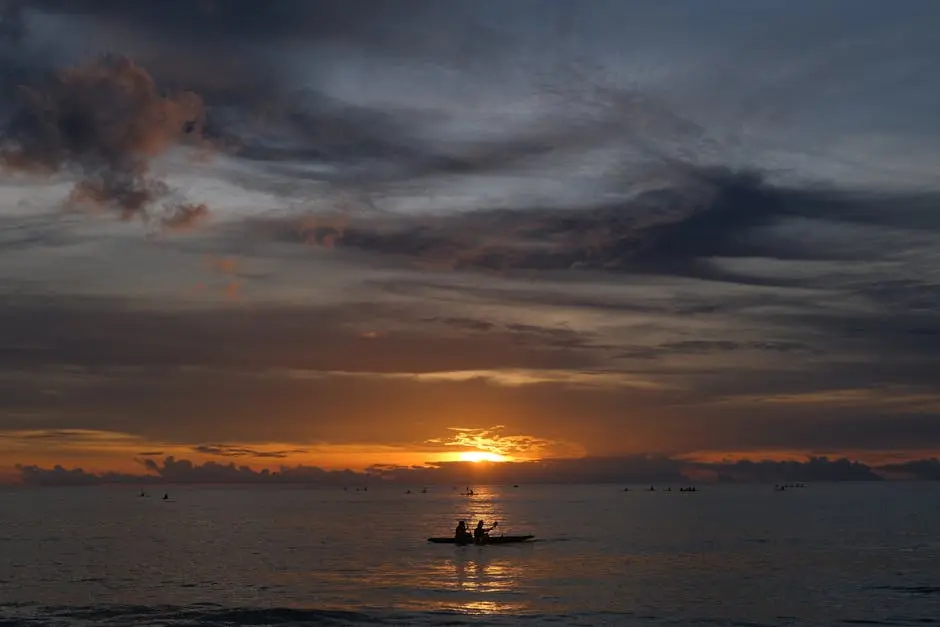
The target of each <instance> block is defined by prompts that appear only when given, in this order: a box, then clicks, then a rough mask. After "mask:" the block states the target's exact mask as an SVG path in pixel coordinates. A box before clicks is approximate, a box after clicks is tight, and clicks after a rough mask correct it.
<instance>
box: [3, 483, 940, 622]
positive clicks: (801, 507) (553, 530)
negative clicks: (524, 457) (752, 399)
mask: <svg viewBox="0 0 940 627" xmlns="http://www.w3.org/2000/svg"><path fill="white" fill-rule="evenodd" d="M148 490H149V491H150V492H151V493H152V494H154V497H156V496H160V495H162V493H163V491H164V488H148ZM165 490H167V491H169V493H170V496H171V499H172V500H171V501H170V502H163V501H161V500H160V499H158V498H138V497H137V496H136V491H135V489H134V488H133V487H121V488H118V487H106V488H65V489H53V488H48V489H19V490H8V491H4V492H0V625H3V626H5V627H8V626H12V625H63V626H70V625H92V624H93V625H269V624H270V625H292V624H297V625H308V624H309V625H359V624H362V625H385V624H395V625H517V624H519V625H522V624H524V625H540V624H555V625H608V624H609V625H643V624H669V625H686V624H716V625H724V624H729V625H732V624H733V625H744V624H747V625H753V624H762V625H833V624H840V623H856V624H857V623H862V624H890V625H907V624H918V625H923V624H925V623H930V622H934V621H940V485H938V484H926V483H924V484H900V483H891V484H852V485H811V486H809V487H808V488H806V489H797V490H791V491H787V492H783V493H776V492H774V491H773V489H772V487H769V486H746V487H744V486H721V487H709V486H706V487H704V488H703V489H702V491H700V492H697V493H681V492H677V491H673V492H671V493H667V492H662V491H658V492H655V493H647V492H642V491H640V489H639V488H634V491H631V492H623V491H622V490H621V487H620V486H521V487H519V488H512V487H490V488H483V487H476V495H475V496H473V497H466V496H461V495H460V494H459V493H458V492H459V491H456V490H451V488H450V487H449V486H448V487H445V488H431V489H430V491H429V492H428V493H427V494H422V493H420V492H416V493H414V494H410V495H406V494H404V493H403V489H400V488H391V487H388V488H371V489H370V490H369V491H368V492H356V491H354V490H352V489H350V490H349V491H348V492H347V491H343V490H342V489H321V488H316V489H312V488H311V489H308V488H292V489H287V488H270V487H264V488H259V487H253V488H231V487H226V488H181V487H177V486H171V487H167V488H165ZM459 518H466V519H468V520H471V521H474V520H477V519H478V518H485V519H487V520H498V521H499V522H500V526H499V529H500V530H504V531H505V532H506V533H534V534H536V536H537V537H538V541H537V542H534V543H532V544H527V545H507V546H487V547H475V546H469V547H455V546H450V545H434V544H429V543H428V542H427V541H426V540H427V538H428V537H429V536H432V535H450V534H452V533H453V527H454V525H455V522H456V520H457V519H459Z"/></svg>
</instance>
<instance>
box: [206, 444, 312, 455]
mask: <svg viewBox="0 0 940 627" xmlns="http://www.w3.org/2000/svg"><path fill="white" fill-rule="evenodd" d="M193 450H194V451H195V452H197V453H203V454H204V455H218V456H220V457H256V458H259V459H260V458H272V459H283V458H285V457H288V456H289V455H292V454H296V453H306V452H307V451H306V449H302V448H297V449H286V450H280V451H259V450H257V449H253V448H248V447H243V446H229V445H226V444H201V445H199V446H194V447H193Z"/></svg>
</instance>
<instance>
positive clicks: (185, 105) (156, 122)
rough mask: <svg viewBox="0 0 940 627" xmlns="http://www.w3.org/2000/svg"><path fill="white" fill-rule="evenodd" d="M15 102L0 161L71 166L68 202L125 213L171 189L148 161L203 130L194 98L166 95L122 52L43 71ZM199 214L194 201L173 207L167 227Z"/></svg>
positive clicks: (47, 168)
mask: <svg viewBox="0 0 940 627" xmlns="http://www.w3.org/2000/svg"><path fill="white" fill-rule="evenodd" d="M18 100H19V106H18V108H17V110H16V111H15V112H14V113H13V115H12V117H11V118H10V120H9V122H8V123H7V125H6V128H5V129H4V130H3V133H2V137H0V163H2V165H3V166H5V167H6V168H11V169H24V170H29V171H35V172H41V173H58V172H60V171H63V170H68V169H71V168H75V169H77V170H78V173H79V177H80V181H79V182H78V183H77V184H76V186H75V188H74V189H73V190H72V194H71V196H70V198H69V200H70V202H72V203H74V204H78V205H81V204H85V203H91V204H92V205H95V206H102V205H103V206H112V207H114V208H116V209H117V210H118V211H120V212H121V214H122V215H123V216H124V217H134V216H138V215H144V213H145V211H146V209H147V208H148V207H149V206H150V205H151V204H152V203H154V202H155V201H157V200H159V199H161V198H163V197H165V196H166V195H167V194H168V192H169V190H168V188H167V187H166V185H165V184H164V183H163V182H162V181H160V180H159V179H157V178H155V177H153V176H151V174H150V168H149V161H150V160H151V159H152V158H154V157H156V156H158V155H160V154H161V153H163V152H164V151H166V150H167V149H168V148H169V147H170V146H171V145H172V144H173V143H175V142H177V141H178V140H180V139H182V138H183V137H185V136H192V137H196V138H198V137H200V135H201V133H202V121H203V117H204V111H203V103H202V99H201V98H200V97H199V96H197V95H196V94H194V93H192V92H182V93H179V94H177V95H174V96H169V97H167V96H164V95H163V94H162V93H161V92H160V91H159V90H158V88H157V86H156V84H155V83H154V81H153V79H152V78H151V77H150V75H149V74H148V73H147V72H146V70H144V69H143V68H141V67H139V66H137V65H136V64H135V63H134V62H133V61H131V60H130V59H127V58H124V57H102V58H99V59H97V60H95V61H92V62H90V63H88V64H86V65H82V66H77V67H73V68H68V69H63V70H61V71H59V72H56V73H54V74H50V75H47V76H46V77H44V78H43V79H40V80H37V81H36V82H33V83H31V84H28V85H23V86H21V87H20V89H19V99H18ZM204 210H205V207H204V206H203V207H202V211H203V212H204ZM197 213H200V212H199V211H198V210H197V208H195V206H190V205H185V206H180V207H177V208H176V210H175V211H174V213H173V215H171V216H170V217H168V218H166V220H167V226H169V227H176V226H178V225H181V224H182V223H184V222H187V221H191V218H192V216H194V215H195V214H197Z"/></svg>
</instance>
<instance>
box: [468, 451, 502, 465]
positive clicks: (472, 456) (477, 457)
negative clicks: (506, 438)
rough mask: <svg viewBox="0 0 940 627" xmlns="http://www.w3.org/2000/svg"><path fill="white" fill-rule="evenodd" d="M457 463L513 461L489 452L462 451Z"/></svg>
mask: <svg viewBox="0 0 940 627" xmlns="http://www.w3.org/2000/svg"><path fill="white" fill-rule="evenodd" d="M457 461H461V462H474V463H480V462H509V461H512V460H511V459H510V458H508V457H506V456H505V455H500V454H498V453H490V452H488V451H462V452H460V453H457Z"/></svg>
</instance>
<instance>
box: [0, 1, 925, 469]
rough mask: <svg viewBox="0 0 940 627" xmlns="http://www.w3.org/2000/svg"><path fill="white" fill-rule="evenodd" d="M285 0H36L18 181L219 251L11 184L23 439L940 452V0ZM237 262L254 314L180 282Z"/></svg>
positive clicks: (12, 106)
mask: <svg viewBox="0 0 940 627" xmlns="http://www.w3.org/2000/svg"><path fill="white" fill-rule="evenodd" d="M262 4H263V6H262V5H258V4H257V3H251V9H250V10H248V9H247V6H248V5H247V3H246V2H242V1H241V0H233V1H230V2H223V1H218V2H205V3H197V4H196V5H194V4H193V3H190V2H181V1H180V2H176V1H169V2H166V1H164V2H159V3H157V2H156V1H149V0H148V1H142V2H134V3H122V2H111V1H110V0H107V1H105V0H103V1H101V2H98V1H92V0H89V1H87V2H85V1H83V2H73V3H60V2H52V1H45V0H35V1H32V2H29V1H23V2H7V3H5V4H4V5H3V12H2V15H3V24H2V28H0V61H2V62H3V64H4V66H5V68H7V71H6V72H5V73H4V74H3V76H2V78H0V87H2V88H3V89H2V94H0V115H2V116H3V125H2V128H3V136H2V146H0V157H2V161H3V163H4V165H5V172H6V173H7V174H8V175H9V177H10V180H11V181H12V183H11V184H10V187H11V188H14V187H16V186H17V185H27V183H24V182H23V181H24V179H22V178H17V177H22V176H23V175H24V172H26V173H28V174H29V175H30V176H35V175H36V174H37V173H38V172H40V171H42V172H45V173H46V174H49V175H50V177H47V178H45V179H42V180H43V181H48V182H52V183H61V181H63V180H65V181H67V182H68V185H69V186H70V187H71V189H72V193H71V198H72V200H73V201H85V202H90V203H92V204H95V205H104V206H107V207H111V208H113V209H116V210H117V212H118V213H119V214H121V215H124V216H125V217H126V216H127V215H133V216H147V217H148V218H153V219H155V220H156V223H157V224H158V226H159V227H160V228H161V229H163V230H166V231H172V232H174V233H182V232H187V233H190V235H191V238H189V239H185V240H184V241H183V242H182V243H178V242H164V241H149V240H148V241H147V242H143V241H138V240H133V241H132V242H131V243H130V244H128V245H127V246H125V247H124V248H120V247H117V246H116V245H115V246H114V247H113V248H112V245H113V241H112V240H113V239H117V236H115V235H114V233H113V232H112V231H110V230H109V229H108V228H105V227H101V226H99V225H97V224H95V225H94V226H87V223H82V224H85V226H84V227H79V226H76V224H75V223H73V222H70V221H69V220H67V219H66V218H64V217H62V216H59V215H55V216H52V217H50V216H48V215H46V214H45V213H42V212H41V211H38V210H37V211H36V212H34V213H26V212H25V211H24V210H23V208H22V207H13V206H11V205H12V204H13V203H12V201H10V203H6V201H3V202H4V203H6V204H3V205H2V207H0V209H2V212H3V213H0V238H2V239H0V242H2V246H0V266H2V268H0V272H2V277H3V278H2V279H0V293H2V294H3V295H4V296H5V297H6V298H5V301H6V302H8V304H9V306H7V307H5V308H4V309H3V310H2V311H0V361H2V363H3V365H4V375H3V377H0V392H2V398H3V399H4V400H3V401H2V402H0V428H9V429H15V428H23V419H22V418H21V416H22V415H24V412H25V413H26V414H29V415H31V416H35V415H37V414H38V415H39V416H40V418H38V423H35V424H37V427H36V428H49V429H55V428H76V427H86V428H101V429H114V430H123V431H127V432H133V433H135V434H142V435H148V436H159V437H161V438H165V439H167V440H169V441H182V442H218V441H245V442H250V443H253V442H258V441H264V440H265V438H283V437H284V436H287V435H289V434H291V433H295V434H296V433H298V431H297V423H298V422H301V421H300V419H299V414H300V410H298V409H295V408H296V407H305V408H308V407H310V406H313V407H315V410H314V411H310V410H309V409H305V410H304V411H305V412H306V414H308V415H309V414H313V416H312V417H309V416H308V418H307V419H306V420H304V421H302V422H303V425H304V426H303V428H302V429H301V432H300V436H302V437H303V438H304V439H305V440H309V439H320V438H329V437H332V438H336V439H338V440H341V441H346V440H348V439H349V438H350V437H351V434H352V433H353V432H355V431H356V430H357V429H359V430H362V429H364V428H365V427H366V426H367V425H370V424H372V425H374V424H377V422H378V419H377V416H380V415H381V412H379V411H378V410H377V409H375V408H376V407H378V406H380V405H381V406H386V407H397V408H398V410H397V414H396V419H395V420H396V427H395V429H394V432H395V434H396V435H394V436H393V435H389V434H376V438H377V439H381V438H389V437H398V436H401V437H405V438H407V437H414V438H417V439H422V438H427V437H433V434H429V433H425V432H424V431H423V430H422V429H424V428H425V427H421V426H420V425H419V424H418V423H417V422H415V423H411V422H409V420H408V419H407V418H406V416H409V415H412V416H413V415H417V416H420V417H422V420H424V421H425V423H424V424H426V423H427V421H428V420H431V419H432V417H433V416H435V415H440V413H441V412H443V411H444V410H445V409H446V408H447V407H448V403H452V402H453V400H452V399H453V398H459V399H461V400H462V401H463V400H464V399H468V398H469V399H470V402H471V403H476V405H474V407H475V409H476V410H477V411H479V412H481V413H484V414H486V413H491V412H499V411H504V412H505V413H506V414H512V413H513V412H512V411H510V410H509V409H504V408H506V407H510V408H514V409H515V410H516V411H515V415H516V416H517V418H516V420H517V421H519V422H520V423H524V424H525V426H526V427H534V428H545V429H558V430H562V431H564V430H566V429H567V430H568V431H571V430H572V429H571V428H570V426H569V425H570V423H571V422H572V417H573V416H582V415H585V413H586V414H587V415H588V416H590V419H589V420H585V421H584V422H585V424H584V425H583V428H582V429H581V431H582V432H583V433H584V437H586V438H589V439H591V442H592V444H593V445H594V446H598V447H603V446H614V444H611V442H629V441H639V442H643V443H644V444H645V445H646V446H648V447H649V449H650V450H668V451H672V450H677V449H681V448H683V447H685V448H722V447H730V448H735V447H743V448H754V447H767V448H780V447H791V448H800V447H805V448H814V447H823V448H858V449H874V448H877V447H878V446H882V447H888V448H902V449H911V448H915V447H922V448H923V447H927V448H929V447H938V446H940V432H938V429H937V427H936V425H937V424H938V421H937V416H938V413H937V412H938V408H940V404H938V403H937V401H936V397H937V396H938V395H940V389H937V383H936V380H935V377H934V376H933V375H932V373H933V372H935V371H936V369H937V366H938V365H940V364H938V363H937V357H936V355H937V354H938V349H940V326H938V323H937V320H938V317H937V315H936V314H937V312H938V310H940V279H938V277H937V274H936V270H935V268H936V265H937V261H938V253H937V251H938V250H940V234H938V226H940V224H938V217H937V213H936V207H937V205H938V201H940V197H938V194H940V192H938V191H937V189H938V187H940V185H938V182H937V178H936V171H937V170H936V167H937V166H938V165H940V156H938V153H937V151H936V149H935V147H933V146H934V144H935V143H936V142H933V143H932V139H933V138H935V137H936V135H937V133H938V132H940V130H938V129H937V127H936V116H935V111H936V106H935V105H936V104H938V103H940V90H938V89H936V88H934V87H932V85H934V83H935V81H930V80H924V78H925V77H927V78H932V77H934V76H936V70H937V69H938V68H937V62H936V59H938V58H940V50H935V48H936V45H935V44H934V43H933V42H934V41H935V39H936V38H935V37H933V31H932V29H929V28H927V26H928V25H930V24H932V23H935V20H933V21H931V20H930V19H929V18H930V17H931V16H934V17H936V5H935V4H934V3H929V2H911V3H906V5H905V6H904V7H902V8H889V7H888V6H887V5H884V6H876V5H874V4H866V5H864V6H860V5H858V4H855V3H853V4H848V3H846V2H832V3H827V4H825V6H822V7H821V8H814V9H812V11H810V9H808V8H804V7H791V8H787V9H786V10H783V9H780V8H777V7H776V6H761V7H750V5H749V7H748V8H747V10H738V11H736V12H730V11H718V10H714V9H711V8H708V9H705V8H702V7H704V5H698V4H696V3H692V2H688V3H678V4H676V5H675V7H674V8H671V9H669V10H665V9H662V8H661V7H660V6H659V5H657V4H656V3H652V2H639V3H630V5H631V6H627V3H622V4H621V3H613V2H612V3H598V4H597V5H593V6H592V7H591V8H582V9H581V10H580V11H579V12H578V13H579V14H578V15H577V16H574V15H570V14H567V13H566V11H567V10H568V9H566V8H565V7H564V6H562V4H560V3H559V4H553V3H542V4H538V5H536V4H532V3H526V2H523V3H519V4H518V5H514V6H513V7H511V8H503V7H504V4H502V3H495V2H483V3H476V4H471V3H457V4H455V5H453V7H451V8H448V9H446V10H445V9H442V8H440V6H439V5H438V4H437V3H433V2H413V3H408V5H407V6H404V5H401V4H399V3H391V2H365V1H363V2H359V1H355V2H349V3H335V2H325V1H323V2H321V1H317V0H310V1H308V0H296V1H294V0H285V1H283V2H277V3H267V4H264V3H262ZM727 6H730V5H727ZM535 10H538V11H540V12H541V11H544V12H546V13H544V14H545V15H554V16H560V17H565V18H566V19H568V22H566V21H565V20H559V21H557V23H558V24H562V23H569V22H570V23H571V24H572V26H571V27H570V28H568V29H564V28H558V29H553V28H554V27H553V28H549V27H548V26H546V24H548V23H549V22H550V21H551V20H535V19H532V15H534V13H533V11H535ZM575 17H577V19H574V18H575ZM569 18H570V19H569ZM553 23H554V22H553ZM808 23H812V24H813V28H812V29H807V28H806V25H807V24H808ZM664 42H665V43H664ZM104 50H113V51H116V52H117V53H118V54H117V55H116V56H113V57H103V58H102V57H99V56H98V53H100V52H102V51H104ZM934 53H936V54H934ZM595 64H596V65H597V66H598V68H599V69H596V70H595V69H591V70H588V69H586V68H589V67H592V65H595ZM892 68H893V69H892ZM898 68H906V69H905V70H904V71H903V72H901V71H900V70H899V69H898ZM15 86H19V87H18V88H14V87H15ZM16 94H19V96H16ZM888 95H890V97H888ZM689 103H692V104H689ZM925 112H926V113H925ZM729 119H732V120H733V121H732V122H728V120H729ZM178 145H184V146H188V147H189V148H191V149H194V150H197V151H209V152H212V153H213V154H215V155H216V156H217V157H219V159H220V160H221V162H222V164H223V165H218V164H217V165H214V166H213V165H206V166H205V167H202V166H200V165H199V164H198V163H193V162H186V164H185V165H184V166H178V167H181V168H183V169H184V170H186V174H187V175H188V176H191V177H192V178H194V179H197V181H196V182H193V180H191V179H190V180H189V185H188V186H187V185H184V184H182V183H179V181H180V180H181V179H180V177H177V178H174V177H173V176H172V175H169V174H166V173H165V171H164V170H163V169H162V168H163V165H162V164H163V160H166V161H167V162H172V159H173V158H175V157H174V155H175V154H176V153H175V151H176V147H177V146H178ZM937 145H940V144H937ZM925 146H926V147H925ZM166 167H167V168H169V167H170V166H166ZM34 183H35V180H34V179H30V180H29V182H28V184H29V185H33V184H34ZM221 183H225V184H227V185H230V186H231V187H232V189H234V190H235V191H232V192H228V193H227V196H226V195H225V194H223V196H226V197H225V198H218V199H217V200H214V201H208V200H207V199H206V197H205V196H204V194H206V193H207V192H206V190H211V188H212V185H214V184H221ZM200 185H201V186H200ZM72 186H74V187H72ZM193 190H197V191H193ZM3 191H4V192H7V191H10V190H8V189H4V190H3ZM20 191H22V190H20ZM40 191H42V192H43V193H46V190H45V188H42V187H40V186H38V185H36V186H35V187H30V188H28V190H27V192H24V193H22V195H23V196H24V197H25V198H27V199H28V200H29V202H27V203H26V205H28V206H31V205H30V203H36V202H38V201H36V200H33V199H34V198H38V197H39V195H40V194H39V192H40ZM249 192H251V193H258V194H260V195H261V196H260V197H261V198H264V199H265V201H264V202H268V203H270V204H271V206H270V207H269V206H265V205H264V204H263V203H261V206H254V205H253V204H252V203H254V202H255V200H254V199H255V198H256V197H255V196H252V197H251V200H250V201H245V202H246V203H248V204H252V206H250V207H249V208H248V209H244V208H243V207H242V208H240V211H239V212H231V213H226V212H225V210H224V208H223V209H219V208H218V207H217V206H215V205H213V202H222V203H223V204H224V202H232V203H234V202H236V201H237V200H239V199H238V198H236V199H234V200H233V199H232V198H229V197H235V196H240V195H242V194H248V193H249ZM10 193H11V194H12V193H13V191H10ZM68 198H69V194H68V193H67V192H66V193H65V194H64V195H63V198H62V199H61V200H67V199H68ZM349 199H352V200H349ZM24 202H25V201H24ZM343 203H347V204H350V205H352V209H349V208H348V207H347V208H342V207H340V205H341V204H343ZM419 209H421V210H420V211H419ZM82 228H84V229H85V230H82ZM193 229H195V232H193ZM122 237H126V233H124V234H122ZM321 247H332V250H331V251H330V252H329V253H328V254H329V257H324V256H318V255H316V253H320V252H323V251H322V250H320V248H321ZM128 248H132V249H133V250H132V251H129V250H128ZM115 251H117V252H115ZM204 254H211V255H220V254H221V255H232V256H239V258H240V259H244V260H247V261H246V262H245V263H246V264H252V263H253V264H254V266H256V267H258V268H262V270H260V271H257V272H255V273H251V272H249V271H245V272H241V271H235V270H231V269H223V270H221V271H219V272H218V274H219V275H224V277H225V278H226V280H229V281H231V283H229V287H232V289H231V292H232V293H233V294H235V295H239V294H241V293H242V292H244V294H246V295H247V296H245V297H244V300H243V301H239V302H238V303H237V304H233V303H228V306H226V307H218V308H216V309H213V310H202V311H193V310H187V309H185V308H183V307H178V306H176V305H178V304H179V303H180V301H185V302H187V303H189V304H191V301H190V300H188V298H187V297H184V296H183V295H182V292H184V291H185V290H186V289H187V288H186V286H181V287H180V288H179V290H178V292H174V294H175V295H174V296H172V297H166V298H163V296H162V294H163V292H161V294H160V295H157V294H156V291H151V290H153V288H152V285H153V284H154V283H157V282H158V281H157V280H156V278H159V277H164V278H165V277H170V279H171V281H176V282H178V283H182V282H185V281H188V280H189V278H190V277H189V276H185V277H183V275H185V274H187V272H188V270H186V269H185V268H188V267H189V266H186V265H185V262H188V261H192V259H193V258H200V257H201V256H202V255H204ZM145 255H152V256H151V257H145ZM144 259H146V260H145V261H144ZM132 260H133V261H132ZM138 264H139V266H138ZM181 268H183V270H181ZM83 269H84V270H83ZM285 276H286V277H290V278H289V279H283V283H282V284H280V285H279V287H278V289H275V288H273V287H271V286H272V285H273V284H275V283H277V282H278V280H279V277H285ZM114 277H117V278H114ZM181 277H182V278H181ZM236 279H237V285H235V282H236ZM171 281H168V282H171ZM235 287H237V288H238V289H234V288H235ZM242 288H243V289H242ZM37 292H40V293H42V292H46V293H45V294H44V298H36V293H37ZM99 292H105V293H110V294H119V295H121V296H122V298H121V299H112V300H107V299H100V300H82V299H81V298H79V297H78V296H77V295H80V294H87V293H99ZM258 294H263V295H264V296H258ZM132 295H135V296H132ZM253 299H257V300H253ZM324 301H327V302H329V305H322V304H321V303H322V302H324ZM285 302H290V305H285V304H284V303H285ZM298 302H304V303H306V302H316V303H317V304H316V305H313V304H310V305H306V304H305V305H304V306H298V305H297V303H298ZM521 370H524V371H539V373H540V375H539V376H542V377H544V380H542V381H540V382H538V383H537V384H532V385H528V386H516V387H512V386H508V385H502V384H501V385H493V381H494V379H493V376H494V375H492V374H488V375H487V374H483V375H465V376H466V377H470V378H471V380H467V379H466V378H465V379H462V380H456V379H437V380H435V381H431V382H428V381H427V380H425V381H421V382H418V381H417V380H414V379H408V380H405V379H394V378H393V376H392V375H396V374H400V375H415V374H422V373H423V374H427V373H438V374H439V373H442V372H448V373H450V372H454V371H460V372H465V373H466V372H471V373H472V372H476V371H521ZM63 371H67V372H68V373H69V374H68V376H65V375H63ZM294 371H303V372H300V373H298V372H294ZM546 373H549V374H553V375H554V376H555V377H556V378H555V379H551V378H550V377H548V376H547V375H546ZM517 375H518V373H517ZM582 375H588V376H589V377H593V378H591V379H590V380H591V383H585V380H584V379H583V376H582ZM528 376H530V377H531V376H532V375H531V372H529V374H528ZM487 377H490V378H489V379H487ZM579 377H582V378H579ZM605 377H606V378H605ZM617 377H619V379H617ZM561 379H563V380H561ZM598 381H603V382H604V383H603V385H601V384H599V383H597V382H598ZM866 393H870V395H868V396H866ZM853 394H854V396H852V395H853ZM813 395H816V396H815V397H814V396H813ZM377 398H380V399H384V400H383V401H382V402H376V401H375V399H377ZM449 399H450V400H449ZM846 399H849V400H846ZM370 401H371V402H372V405H371V406H370V405H369V402H370ZM272 406H274V407H277V408H279V409H280V412H279V413H278V415H276V416H274V417H273V418H270V419H267V416H269V415H270V414H271V413H272V412H271V408H272ZM180 407H185V409H184V410H182V411H180V410H179V408H180ZM624 407H629V408H630V409H631V411H630V412H629V413H630V416H629V420H628V419H626V418H625V410H624ZM519 408H527V409H526V410H522V409H519ZM262 415H264V416H265V417H266V418H265V419H264V420H259V418H258V417H259V416H262ZM31 420H37V419H35V418H32V419H31ZM657 421H661V423H662V424H665V425H668V427H669V428H671V429H673V431H676V432H678V433H681V434H682V436H683V437H684V438H685V439H686V443H685V444H681V443H680V442H679V441H678V440H679V438H668V437H666V436H665V435H664V433H665V431H666V429H665V428H663V427H657V424H659V423H657ZM399 423H400V424H399ZM438 426H440V425H438ZM611 434H613V435H611ZM250 450H251V449H250V447H248V448H244V449H243V450H241V451H240V452H239V451H236V450H234V449H233V450H226V451H225V452H226V453H227V454H231V455H236V454H244V455H249V454H250V452H249V451H250ZM218 452H223V451H222V450H221V449H219V451H218ZM601 452H603V453H615V452H618V451H616V450H606V449H601ZM619 452H622V451H619Z"/></svg>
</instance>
